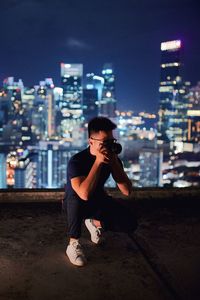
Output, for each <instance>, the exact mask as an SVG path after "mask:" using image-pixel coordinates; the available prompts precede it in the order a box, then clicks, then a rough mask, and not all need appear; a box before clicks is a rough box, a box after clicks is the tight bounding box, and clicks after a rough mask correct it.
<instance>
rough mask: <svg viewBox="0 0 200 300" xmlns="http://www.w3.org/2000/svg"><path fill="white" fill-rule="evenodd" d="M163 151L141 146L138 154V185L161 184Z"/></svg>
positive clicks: (150, 185) (151, 185)
mask: <svg viewBox="0 0 200 300" xmlns="http://www.w3.org/2000/svg"><path fill="white" fill-rule="evenodd" d="M162 162H163V152H162V150H160V149H150V148H149V149H147V148H143V149H141V150H140V154H139V164H140V180H139V182H140V186H141V187H148V186H149V187H153V186H155V187H156V186H162Z"/></svg>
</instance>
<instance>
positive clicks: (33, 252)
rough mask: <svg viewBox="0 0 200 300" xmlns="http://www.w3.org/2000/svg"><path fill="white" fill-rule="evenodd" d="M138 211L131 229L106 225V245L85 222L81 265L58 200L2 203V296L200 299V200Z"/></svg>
mask: <svg viewBox="0 0 200 300" xmlns="http://www.w3.org/2000/svg"><path fill="white" fill-rule="evenodd" d="M152 203H153V202H152ZM144 207H145V206H144ZM138 218H139V227H138V229H137V231H136V233H135V234H134V235H133V236H127V235H126V234H122V233H111V232H106V233H105V237H106V242H105V244H104V245H102V246H96V245H94V244H92V242H91V241H90V239H89V233H88V231H87V229H86V228H85V227H84V226H83V237H82V244H83V247H84V250H85V253H86V256H87V258H88V264H87V265H86V266H85V267H81V268H79V267H75V266H73V265H72V264H70V263H69V261H68V258H67V257H66V255H65V249H66V245H67V239H66V220H65V216H64V214H63V213H62V210H61V204H60V203H45V204H44V203H43V204H39V203H37V205H33V204H30V203H29V204H8V205H6V204H0V300H11V299H12V300H15V299H22V300H23V299H26V300H28V299H31V300H32V299H33V300H36V299H37V300H40V299H41V300H43V299H49V300H51V299H52V300H53V299H57V300H59V299H88V300H90V299H105V300H106V299H123V298H124V299H136V300H140V299H155V300H157V299H159V300H160V299H161V300H162V299H192V300H193V299H200V288H199V282H200V272H199V270H200V238H199V236H200V214H199V207H198V206H194V207H193V204H190V203H189V204H188V205H185V204H184V206H183V207H180V206H177V205H174V206H170V207H168V206H167V205H162V207H158V206H157V204H156V205H155V206H153V205H151V209H150V208H149V205H148V206H147V208H143V204H142V206H141V205H139V209H138Z"/></svg>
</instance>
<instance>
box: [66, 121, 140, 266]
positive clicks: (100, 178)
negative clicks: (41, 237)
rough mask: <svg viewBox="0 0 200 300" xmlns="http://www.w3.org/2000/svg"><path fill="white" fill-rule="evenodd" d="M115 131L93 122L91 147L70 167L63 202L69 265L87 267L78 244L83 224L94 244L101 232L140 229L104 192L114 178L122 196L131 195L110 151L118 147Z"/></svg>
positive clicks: (112, 126) (108, 123)
mask: <svg viewBox="0 0 200 300" xmlns="http://www.w3.org/2000/svg"><path fill="white" fill-rule="evenodd" d="M115 128H116V125H115V124H114V123H113V122H112V121H111V120H109V119H107V118H105V117H96V118H94V119H92V120H91V121H90V122H89V124H88V136H89V140H88V141H89V147H88V148H87V149H85V150H83V151H81V152H79V153H77V154H75V155H74V156H73V157H72V158H71V159H70V161H69V163H68V169H67V186H66V197H65V201H64V208H65V209H66V211H67V221H68V234H69V244H68V246H67V250H66V254H67V256H68V258H69V260H70V262H71V263H72V264H74V265H77V266H83V265H85V263H86V257H85V255H84V253H83V250H82V247H81V245H80V242H79V238H80V237H81V224H82V221H83V220H85V225H86V227H87V229H88V230H89V232H90V234H91V241H92V242H93V243H95V244H99V243H100V242H101V241H102V228H103V230H113V231H122V232H133V230H135V229H136V227H137V222H136V220H135V217H134V216H133V214H132V213H131V212H130V210H128V208H126V207H125V206H124V205H122V204H121V203H119V202H117V201H116V200H115V199H113V198H112V197H110V196H108V195H107V193H106V192H105V190H104V184H105V182H106V180H107V179H108V177H109V176H110V174H111V175H112V177H113V179H114V180H115V182H116V183H117V186H118V188H119V189H120V191H121V192H122V194H124V195H126V196H129V195H130V193H131V191H132V185H131V182H130V180H129V178H128V176H127V175H126V173H125V172H124V170H123V166H122V163H121V160H120V159H119V158H118V155H117V154H116V153H115V152H114V151H113V150H112V149H111V148H113V147H110V146H113V145H114V146H115V145H116V140H115V138H114V137H113V130H114V129H115ZM109 145H110V146H109ZM117 145H118V146H119V144H117Z"/></svg>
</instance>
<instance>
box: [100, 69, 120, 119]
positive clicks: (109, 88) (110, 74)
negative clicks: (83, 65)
mask: <svg viewBox="0 0 200 300" xmlns="http://www.w3.org/2000/svg"><path fill="white" fill-rule="evenodd" d="M102 76H103V78H104V85H103V92H102V99H101V100H100V109H99V114H100V115H102V116H105V117H108V118H114V117H115V116H116V97H115V75H114V71H113V68H112V64H104V67H103V70H102Z"/></svg>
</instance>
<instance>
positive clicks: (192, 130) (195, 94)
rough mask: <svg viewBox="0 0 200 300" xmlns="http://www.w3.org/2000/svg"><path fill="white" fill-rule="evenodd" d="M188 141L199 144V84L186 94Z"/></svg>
mask: <svg viewBox="0 0 200 300" xmlns="http://www.w3.org/2000/svg"><path fill="white" fill-rule="evenodd" d="M188 100H189V107H188V110H187V117H188V141H189V142H193V143H199V142H200V82H198V84H197V85H196V86H194V87H192V88H191V89H190V91H189V93H188Z"/></svg>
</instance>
